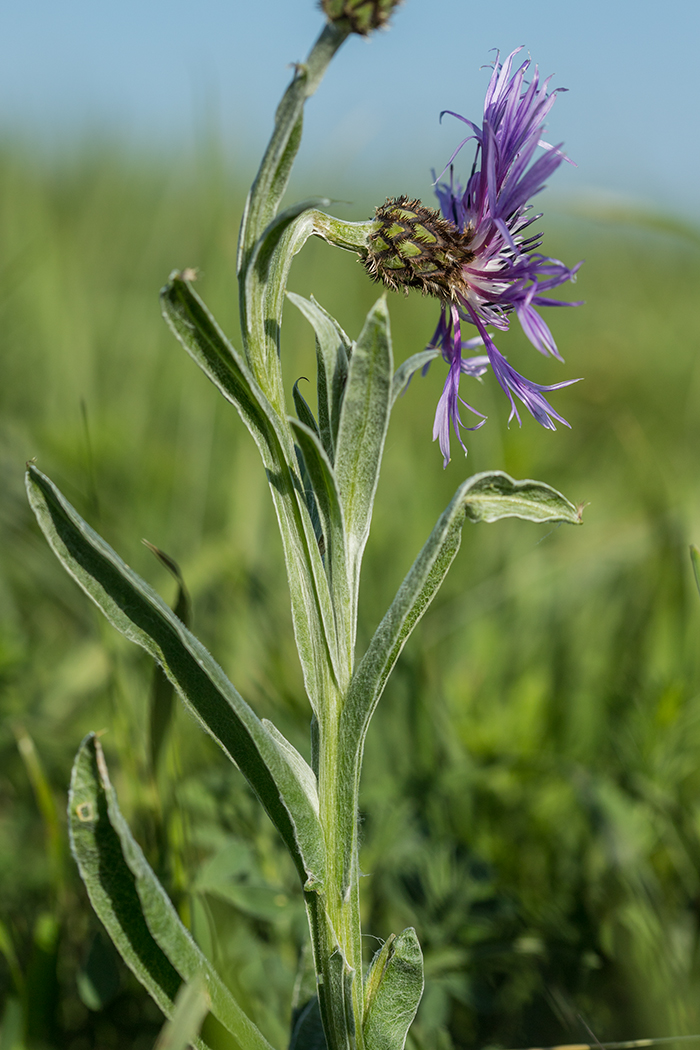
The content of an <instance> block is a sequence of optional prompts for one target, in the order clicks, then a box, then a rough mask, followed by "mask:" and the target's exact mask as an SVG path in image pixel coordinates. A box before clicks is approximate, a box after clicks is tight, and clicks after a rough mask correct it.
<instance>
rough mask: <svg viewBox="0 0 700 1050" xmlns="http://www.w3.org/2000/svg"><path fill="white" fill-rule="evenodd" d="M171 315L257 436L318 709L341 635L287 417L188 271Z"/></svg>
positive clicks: (170, 290) (171, 299)
mask: <svg viewBox="0 0 700 1050" xmlns="http://www.w3.org/2000/svg"><path fill="white" fill-rule="evenodd" d="M161 300H162V304H163V313H164V316H165V318H166V320H167V322H168V324H169V325H170V327H171V329H172V331H173V332H174V334H175V336H176V337H177V339H178V340H179V341H180V343H181V344H182V346H183V347H184V348H185V350H187V352H188V353H189V354H190V356H191V357H192V358H193V360H194V361H196V363H197V364H198V365H199V367H200V368H201V369H202V370H203V371H204V373H205V374H206V375H207V376H208V377H209V378H210V379H211V381H212V382H213V383H214V384H215V386H216V387H217V388H218V389H219V390H220V392H221V393H222V394H223V396H224V397H225V398H226V399H227V400H228V401H230V402H231V404H233V405H235V407H236V408H237V410H238V412H239V414H240V416H241V418H242V420H243V422H244V423H245V424H246V426H247V427H248V430H249V431H250V433H251V435H252V436H253V438H254V440H255V442H256V444H257V446H258V450H259V452H260V455H261V457H262V460H263V463H264V465H265V469H266V471H267V477H268V481H269V484H270V492H271V494H272V499H273V503H274V505H275V511H276V513H277V520H278V522H279V526H280V533H281V536H282V543H283V546H284V555H285V562H286V566H287V577H288V580H289V588H290V592H291V599H292V619H293V623H294V634H295V638H296V642H297V649H298V651H299V656H300V659H301V663H302V670H303V673H304V683H305V685H306V690H307V693H308V696H309V699H310V701H311V706H312V707H313V708H314V710H316V709H317V708H318V705H319V703H320V699H321V697H323V696H324V695H325V694H326V692H327V689H328V673H329V672H328V670H327V669H328V667H329V665H330V667H331V668H333V669H334V670H335V671H336V673H337V669H335V660H336V639H335V633H334V632H335V627H334V620H333V610H332V608H331V601H330V592H329V590H328V584H327V581H326V577H325V573H324V569H323V562H322V560H321V555H320V553H319V550H318V541H317V538H316V535H315V534H314V529H313V523H312V521H311V518H310V516H309V513H308V509H307V505H306V500H305V493H304V486H303V483H302V481H301V479H300V477H299V474H298V471H297V470H296V469H295V466H296V456H295V452H294V444H293V441H292V435H291V431H290V429H289V427H288V425H287V421H286V417H285V418H280V417H279V416H278V415H277V413H276V412H275V410H274V409H273V408H272V406H271V405H270V403H269V401H268V400H267V398H266V397H265V395H264V394H263V392H262V391H261V389H260V387H259V385H258V383H257V382H256V380H255V378H254V377H253V376H252V374H251V372H250V369H249V368H248V366H247V365H246V363H245V361H243V359H242V358H241V357H240V355H239V354H238V353H236V351H235V350H234V349H233V347H232V346H231V345H230V343H229V342H228V341H227V339H226V337H225V336H224V334H223V333H222V332H221V330H220V329H219V327H218V325H217V324H216V321H215V320H214V318H213V317H212V316H211V314H210V313H209V311H208V310H207V308H206V306H205V305H204V303H203V302H202V300H201V299H200V298H199V296H197V295H196V293H195V292H194V290H193V289H192V288H191V286H190V284H189V283H188V282H187V281H186V280H184V279H183V277H182V276H181V275H180V274H177V273H175V274H172V275H171V278H170V281H169V282H168V284H167V285H166V286H165V288H164V289H163V291H162V293H161Z"/></svg>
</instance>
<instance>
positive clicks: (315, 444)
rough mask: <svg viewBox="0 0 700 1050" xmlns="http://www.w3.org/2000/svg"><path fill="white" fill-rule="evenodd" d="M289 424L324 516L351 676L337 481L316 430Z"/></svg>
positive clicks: (347, 595)
mask: <svg viewBox="0 0 700 1050" xmlns="http://www.w3.org/2000/svg"><path fill="white" fill-rule="evenodd" d="M290 425H291V427H292V429H293V431H294V436H295V438H296V440H297V442H298V444H299V447H300V448H301V451H302V454H303V456H304V462H305V464H306V469H307V470H308V472H309V477H310V479H311V484H312V485H313V490H314V494H315V496H316V502H317V504H318V509H319V513H320V515H321V527H322V529H323V535H324V537H325V564H326V572H327V574H328V580H329V585H330V589H331V594H332V595H333V608H334V610H335V615H336V618H337V621H336V636H337V637H338V638H339V639H342V638H344V639H346V641H347V648H346V650H345V652H344V653H342V652H341V658H342V657H343V656H344V657H345V662H344V663H343V665H342V667H343V671H344V672H345V673H347V674H349V670H350V663H351V660H352V624H351V621H350V620H349V619H348V614H349V612H350V610H351V607H352V595H351V591H350V583H349V580H348V565H347V555H346V537H345V523H344V521H343V511H342V508H341V506H340V498H339V496H338V489H337V486H336V479H335V475H334V473H333V468H332V466H331V464H330V462H329V460H328V457H327V456H326V453H325V451H324V450H323V446H322V445H321V442H320V441H319V439H318V438H317V436H316V434H315V433H314V432H313V430H311V429H310V428H309V427H305V426H304V424H303V423H300V422H298V420H296V419H291V418H290ZM338 621H339V622H338Z"/></svg>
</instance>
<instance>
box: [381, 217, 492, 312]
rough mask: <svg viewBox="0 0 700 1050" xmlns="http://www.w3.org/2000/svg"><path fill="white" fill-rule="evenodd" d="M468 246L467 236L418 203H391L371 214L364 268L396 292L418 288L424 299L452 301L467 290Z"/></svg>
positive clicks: (472, 254)
mask: <svg viewBox="0 0 700 1050" xmlns="http://www.w3.org/2000/svg"><path fill="white" fill-rule="evenodd" d="M470 240H471V232H470V231H469V230H467V231H466V232H465V233H460V232H459V230H458V229H457V227H456V226H455V225H454V224H453V223H451V222H449V221H448V220H447V219H443V217H442V216H441V215H440V213H439V212H438V211H436V210H435V209H434V208H426V207H425V206H424V205H423V204H421V202H420V201H419V200H409V199H408V197H396V198H393V197H389V198H387V201H386V204H382V205H381V207H379V208H377V210H376V212H375V221H374V231H373V232H372V234H371V235H370V237H369V245H368V251H367V256H366V257H365V260H364V263H365V268H366V270H367V272H368V274H369V275H370V277H371V278H372V279H373V280H375V281H383V282H384V284H386V285H388V287H389V288H392V289H393V290H394V291H398V290H399V289H400V288H403V289H404V291H405V292H406V294H408V290H409V288H418V289H420V291H422V292H423V294H424V295H435V296H437V297H438V298H439V299H453V298H454V297H455V294H456V293H457V292H458V291H463V290H464V288H465V281H464V276H463V272H462V267H463V266H464V265H465V264H466V263H469V262H471V260H472V259H473V258H474V253H473V252H472V251H470V250H469V241H470Z"/></svg>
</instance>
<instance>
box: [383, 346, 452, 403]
mask: <svg viewBox="0 0 700 1050" xmlns="http://www.w3.org/2000/svg"><path fill="white" fill-rule="evenodd" d="M439 356H440V351H439V350H437V349H436V348H435V347H433V346H431V347H429V348H428V349H427V350H421V351H420V352H419V353H417V354H414V355H413V357H409V358H408V359H407V360H406V361H404V362H403V364H402V365H399V367H398V368H397V369H396V371H395V372H394V379H393V381H392V384H391V405H392V408H393V406H394V405H395V404H396V399H397V398H398V397H399V395H400V394H403V392H404V391H405V390H406V389H407V388H408V384H409V383H410V382H411V380H412V379H413V377H414V375H415V374H416V372H417V371H418V369H419V368H425V366H426V365H429V364H430V362H431V361H434V360H435V358H436V357H439Z"/></svg>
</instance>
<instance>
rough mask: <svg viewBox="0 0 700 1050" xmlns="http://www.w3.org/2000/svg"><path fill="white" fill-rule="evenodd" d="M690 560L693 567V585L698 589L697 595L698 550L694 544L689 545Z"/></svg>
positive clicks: (698, 585) (699, 565)
mask: <svg viewBox="0 0 700 1050" xmlns="http://www.w3.org/2000/svg"><path fill="white" fill-rule="evenodd" d="M690 560H691V562H692V565H693V574H694V576H695V584H696V586H697V588H698V593H700V550H698V548H697V547H696V546H695V544H691V546H690Z"/></svg>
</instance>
